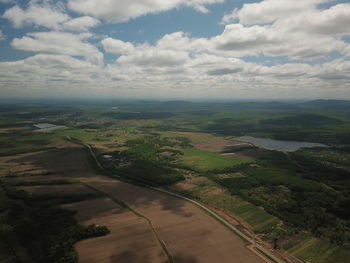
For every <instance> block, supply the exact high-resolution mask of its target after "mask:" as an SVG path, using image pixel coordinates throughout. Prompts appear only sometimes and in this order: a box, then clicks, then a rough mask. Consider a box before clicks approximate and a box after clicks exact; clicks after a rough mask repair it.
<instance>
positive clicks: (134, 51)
mask: <svg viewBox="0 0 350 263" xmlns="http://www.w3.org/2000/svg"><path fill="white" fill-rule="evenodd" d="M53 2H54V1H51V0H49V1H46V0H37V1H35V0H32V2H31V3H32V4H31V5H29V7H28V8H27V9H25V10H24V9H21V8H20V10H19V11H18V9H17V11H18V12H19V14H20V15H22V17H16V18H13V17H12V16H10V15H9V14H11V12H14V11H11V12H10V11H6V12H8V13H7V16H9V17H7V18H8V19H11V21H13V23H14V25H17V26H25V25H26V24H27V23H29V24H30V25H36V26H45V27H48V28H50V29H54V30H55V31H53V32H37V33H28V34H26V35H25V36H23V37H17V38H15V39H13V41H12V43H11V45H12V47H14V48H16V49H20V50H26V51H33V52H36V53H39V54H37V55H35V56H32V57H28V58H26V59H23V60H19V61H14V62H0V72H1V73H0V75H1V78H0V89H1V91H2V94H4V93H3V91H4V90H5V91H6V92H9V93H11V91H10V90H9V89H10V88H12V89H13V90H18V92H20V91H21V89H22V93H23V87H24V86H25V87H26V88H27V89H28V92H29V91H37V93H36V94H44V91H46V92H47V94H49V93H50V92H52V93H55V92H56V93H57V92H58V90H61V91H64V92H68V93H69V92H75V94H78V95H79V93H81V92H83V93H84V95H87V94H92V95H96V94H98V95H100V96H111V95H113V96H117V95H119V96H122V95H125V96H132V95H133V94H136V93H137V95H135V96H139V97H140V96H152V95H153V96H166V97H169V96H177V95H179V94H181V96H188V95H189V96H197V97H211V96H212V97H217V96H219V94H220V96H221V97H233V96H234V97H256V96H260V97H274V96H278V97H282V96H289V95H290V96H294V97H296V96H299V97H305V96H308V95H310V96H314V95H315V93H317V96H319V95H320V94H322V96H333V93H334V94H343V95H347V96H349V89H350V84H349V83H350V82H349V76H350V62H349V61H347V60H348V59H349V58H350V44H349V42H347V41H345V40H343V39H345V38H344V36H348V35H350V28H349V27H348V25H349V24H350V20H349V19H350V11H349V10H350V9H349V6H350V4H348V3H344V4H334V5H333V6H331V7H330V8H325V9H319V8H318V7H317V5H318V4H319V3H321V2H324V1H323V0H303V1H295V0H293V1H292V0H264V1H261V2H259V3H254V4H246V5H244V6H243V8H242V9H239V10H238V9H237V10H235V11H234V12H233V13H232V14H229V15H227V16H226V18H224V19H223V20H225V21H226V22H227V23H229V21H232V20H231V19H236V20H235V23H232V24H227V25H226V26H225V29H224V31H223V32H222V33H221V34H219V35H216V36H213V37H211V38H195V37H191V35H190V34H187V33H184V32H174V33H169V34H165V35H164V36H163V37H162V38H160V39H159V40H158V41H156V42H155V44H153V45H150V44H148V43H147V42H145V43H130V42H125V41H122V40H120V39H113V38H111V37H105V38H104V39H103V40H102V41H100V43H97V44H94V42H93V41H91V38H92V37H95V35H93V34H91V33H89V32H88V30H89V29H91V28H92V27H95V26H98V25H100V22H99V20H97V19H96V18H95V17H98V18H101V19H106V20H110V21H117V22H118V21H126V20H128V19H131V18H134V17H137V16H141V15H145V14H149V13H158V12H162V11H166V10H170V9H172V8H179V7H181V6H185V5H187V6H191V7H193V8H196V9H198V10H200V11H201V12H206V11H207V10H206V8H205V6H206V5H207V4H210V3H216V2H221V0H188V1H185V0H169V1H163V0H135V1H122V0H116V1H107V0H103V1H102V0H99V1H97V0H85V1H82V0H69V1H68V5H69V7H70V8H72V9H73V10H75V11H77V12H79V13H83V14H86V15H90V16H83V17H78V18H74V19H72V18H70V17H69V16H68V15H67V14H65V13H64V11H63V10H64V8H59V7H57V6H56V5H55V7H53V6H49V4H51V5H52V3H53ZM15 7H16V6H15ZM34 7H36V8H39V7H40V8H44V9H45V8H46V9H47V10H51V11H53V12H56V13H59V14H65V16H66V17H65V18H64V19H62V18H61V20H60V19H58V17H60V16H59V15H58V16H54V19H53V20H50V19H49V17H42V18H41V20H40V19H39V18H34V13H35V12H33V10H34V11H35V9H34ZM17 8H19V7H17ZM9 10H11V9H9ZM13 10H16V9H13ZM6 12H5V14H6ZM21 12H22V13H21ZM55 17H56V18H55ZM16 19H17V20H16ZM59 31H75V32H83V33H81V34H78V33H67V32H59ZM0 38H1V31H0ZM97 45H101V46H102V47H103V49H104V52H106V53H112V54H117V55H119V57H118V58H117V59H116V61H115V62H113V63H110V64H108V65H104V63H103V53H101V51H100V50H99V49H98V48H97V47H96V46H97ZM332 52H339V53H340V54H341V55H343V57H344V58H342V59H336V60H332V59H331V57H332V56H330V54H332ZM261 54H263V55H265V56H267V57H263V56H261ZM245 56H257V57H256V58H255V59H256V61H260V62H246V61H245V58H244V57H245ZM278 56H284V58H283V60H280V59H278V58H274V57H278ZM346 56H347V57H346ZM324 58H327V60H317V59H324ZM269 59H271V60H274V61H278V63H280V64H277V65H276V62H272V63H271V64H272V65H273V66H267V65H270V63H265V64H264V62H267V61H268V60H269ZM291 60H298V61H293V63H292V62H291ZM310 60H313V61H312V62H313V63H309V62H310ZM330 60H331V61H330ZM285 61H287V62H285ZM324 61H330V62H324ZM18 76H20V78H19V77H18ZM24 84H25V85H24ZM334 90H336V91H337V92H336V93H335V92H334ZM69 94H70V93H69Z"/></svg>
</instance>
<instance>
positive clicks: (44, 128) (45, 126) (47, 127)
mask: <svg viewBox="0 0 350 263" xmlns="http://www.w3.org/2000/svg"><path fill="white" fill-rule="evenodd" d="M34 127H36V128H39V129H38V130H35V132H50V131H54V130H57V129H60V128H64V126H59V125H55V124H51V123H38V124H34Z"/></svg>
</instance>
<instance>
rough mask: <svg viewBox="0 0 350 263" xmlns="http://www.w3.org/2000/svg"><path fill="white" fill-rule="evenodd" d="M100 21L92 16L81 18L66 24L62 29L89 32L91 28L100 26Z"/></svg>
mask: <svg viewBox="0 0 350 263" xmlns="http://www.w3.org/2000/svg"><path fill="white" fill-rule="evenodd" d="M99 24H100V21H99V20H98V19H96V18H93V17H90V16H81V17H77V18H74V19H72V20H69V21H67V22H65V23H64V24H63V25H62V28H63V29H65V30H69V31H88V30H89V29H90V28H92V27H95V26H98V25H99Z"/></svg>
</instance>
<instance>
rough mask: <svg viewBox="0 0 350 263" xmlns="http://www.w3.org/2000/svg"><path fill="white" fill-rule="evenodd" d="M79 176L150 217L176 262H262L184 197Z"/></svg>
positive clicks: (242, 243) (110, 180)
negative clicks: (183, 198)
mask: <svg viewBox="0 0 350 263" xmlns="http://www.w3.org/2000/svg"><path fill="white" fill-rule="evenodd" d="M81 180H83V182H85V183H87V184H89V185H91V186H93V187H95V188H97V189H99V190H101V191H103V192H105V193H106V194H107V195H110V196H111V197H112V198H116V199H117V200H120V201H122V202H125V203H126V204H127V205H128V206H129V207H131V208H132V209H134V210H136V211H138V212H140V213H141V214H143V215H145V216H146V217H147V218H149V219H150V220H152V222H153V224H154V226H155V228H156V230H157V232H158V233H159V235H160V237H161V238H162V239H163V240H164V242H165V244H166V245H167V247H168V249H169V250H170V251H171V253H172V255H173V258H174V260H175V261H176V262H188V261H189V262H191V261H198V262H208V263H209V262H213V261H219V262H232V261H234V262H242V263H243V262H248V263H249V262H263V261H262V260H261V259H259V258H258V257H257V256H256V255H254V254H253V253H251V252H250V251H249V250H248V249H246V248H245V244H244V242H243V241H242V240H241V239H240V238H238V237H237V236H236V235H234V234H233V233H232V232H230V231H229V230H228V229H226V228H225V227H224V226H222V225H221V224H220V223H218V222H217V221H215V220H214V219H213V218H211V217H210V216H209V215H207V214H206V213H204V212H203V211H201V210H200V209H199V208H197V207H195V206H194V205H192V204H190V203H188V202H186V201H183V200H180V199H177V198H175V197H171V196H167V195H164V194H163V193H158V192H156V191H153V190H150V189H146V188H142V187H138V186H134V185H131V184H126V183H123V182H120V181H117V180H113V179H109V178H103V177H96V178H93V177H90V178H86V179H83V178H81Z"/></svg>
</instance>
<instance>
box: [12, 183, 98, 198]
mask: <svg viewBox="0 0 350 263" xmlns="http://www.w3.org/2000/svg"><path fill="white" fill-rule="evenodd" d="M16 189H18V190H24V191H26V192H27V193H29V194H33V195H53V196H67V195H70V196H72V195H86V194H94V193H96V191H95V190H93V189H91V188H88V187H86V186H85V185H81V184H65V185H34V186H18V187H16Z"/></svg>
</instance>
